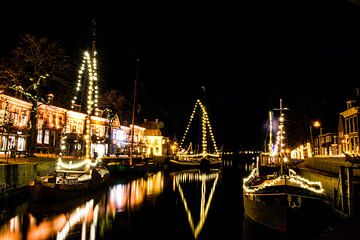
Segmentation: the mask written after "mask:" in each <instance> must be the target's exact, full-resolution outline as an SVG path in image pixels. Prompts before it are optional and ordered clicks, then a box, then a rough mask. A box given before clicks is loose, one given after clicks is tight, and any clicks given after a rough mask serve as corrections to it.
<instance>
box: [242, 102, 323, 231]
mask: <svg viewBox="0 0 360 240" xmlns="http://www.w3.org/2000/svg"><path fill="white" fill-rule="evenodd" d="M279 110H280V117H279V123H278V129H279V131H278V134H277V141H276V144H275V147H274V150H273V152H272V153H271V155H270V158H271V157H274V158H277V159H279V164H280V166H274V167H273V168H267V171H261V170H262V167H263V166H259V163H258V164H257V167H255V168H254V169H253V171H252V172H251V173H250V175H249V176H248V177H247V178H244V180H243V199H244V209H245V214H246V215H247V216H248V217H249V218H250V219H251V220H253V221H255V222H258V223H260V224H263V225H265V226H268V227H270V228H273V229H276V230H279V231H282V232H287V231H289V230H290V229H292V228H293V227H297V225H296V224H298V223H300V224H301V226H302V228H304V227H305V223H307V224H308V223H314V222H313V221H314V219H316V216H319V215H321V210H325V209H326V207H327V204H326V194H325V192H324V189H323V188H322V185H321V182H314V181H309V180H308V179H305V178H302V177H300V176H298V175H297V174H296V172H295V171H294V170H293V169H291V168H289V167H288V166H287V165H286V163H287V159H288V158H287V156H286V153H285V151H284V139H285V136H284V132H285V131H284V121H285V119H284V114H283V112H282V110H284V109H283V108H282V103H281V101H280V109H279ZM270 161H271V159H270ZM269 169H273V173H272V174H269V172H268V171H269ZM299 220H300V222H299Z"/></svg>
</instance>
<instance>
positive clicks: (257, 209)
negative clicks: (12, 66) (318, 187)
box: [243, 193, 327, 232]
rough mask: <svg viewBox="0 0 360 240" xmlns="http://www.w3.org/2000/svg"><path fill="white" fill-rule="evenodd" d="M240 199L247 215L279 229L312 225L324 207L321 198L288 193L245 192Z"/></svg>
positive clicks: (292, 228) (288, 229)
mask: <svg viewBox="0 0 360 240" xmlns="http://www.w3.org/2000/svg"><path fill="white" fill-rule="evenodd" d="M243 201H244V210H245V215H246V216H247V217H248V218H250V219H251V220H252V221H254V222H256V223H259V224H261V225H264V226H266V227H269V228H271V229H274V230H276V231H280V232H290V231H292V232H293V231H296V229H297V228H298V227H299V226H301V228H302V229H304V228H306V227H308V228H311V227H314V226H315V225H316V224H317V223H318V220H317V219H319V218H320V217H323V216H324V215H323V214H324V213H325V211H326V210H325V209H326V208H327V206H326V203H325V201H323V199H321V198H315V197H312V196H306V195H297V194H290V193H274V194H252V193H247V194H244V195H243ZM304 220H305V221H304ZM305 225H308V226H305Z"/></svg>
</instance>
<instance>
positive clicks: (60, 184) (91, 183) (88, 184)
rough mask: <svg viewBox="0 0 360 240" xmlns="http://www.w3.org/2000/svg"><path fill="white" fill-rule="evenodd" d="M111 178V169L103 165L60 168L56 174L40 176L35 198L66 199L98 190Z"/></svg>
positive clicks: (36, 184) (34, 190)
mask: <svg viewBox="0 0 360 240" xmlns="http://www.w3.org/2000/svg"><path fill="white" fill-rule="evenodd" d="M108 178H109V170H108V169H107V168H106V167H103V166H101V165H95V166H93V167H91V168H89V167H88V166H85V165H84V166H83V168H82V169H80V168H77V169H72V168H67V169H66V168H64V167H62V168H59V169H56V171H55V173H54V174H51V175H48V176H43V177H39V178H38V179H36V181H35V185H34V189H33V198H34V199H36V200H38V199H41V198H51V199H55V200H56V199H66V198H71V197H74V196H76V195H79V194H82V193H84V192H86V191H91V190H96V189H98V188H99V187H101V186H102V185H104V184H105V182H106V180H107V179H108Z"/></svg>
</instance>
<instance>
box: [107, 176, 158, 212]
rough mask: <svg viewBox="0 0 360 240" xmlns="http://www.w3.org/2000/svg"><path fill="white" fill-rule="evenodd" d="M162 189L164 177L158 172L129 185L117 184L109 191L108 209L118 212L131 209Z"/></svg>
mask: <svg viewBox="0 0 360 240" xmlns="http://www.w3.org/2000/svg"><path fill="white" fill-rule="evenodd" d="M163 188H164V175H163V173H162V172H161V171H160V172H158V173H156V174H153V175H151V176H148V177H147V178H146V179H144V178H140V179H136V180H134V181H132V182H130V183H126V184H118V185H115V186H114V187H113V188H111V189H110V209H114V207H115V209H116V211H118V212H122V211H125V210H126V209H127V208H128V207H130V208H133V207H136V206H138V205H140V204H142V203H143V202H144V199H145V197H146V196H150V195H158V194H160V193H161V192H162V191H163Z"/></svg>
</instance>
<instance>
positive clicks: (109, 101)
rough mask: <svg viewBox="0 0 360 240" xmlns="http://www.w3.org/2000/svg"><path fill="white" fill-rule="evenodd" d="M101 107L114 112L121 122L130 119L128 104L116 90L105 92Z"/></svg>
mask: <svg viewBox="0 0 360 240" xmlns="http://www.w3.org/2000/svg"><path fill="white" fill-rule="evenodd" d="M102 106H104V107H106V108H109V109H111V110H113V111H115V112H116V113H117V114H118V116H119V118H120V119H121V120H125V119H128V118H129V117H130V114H129V111H130V110H129V109H130V103H129V102H128V101H127V99H126V98H125V96H123V95H122V94H121V93H120V92H119V91H118V90H114V89H111V90H109V91H107V92H106V93H105V94H104V96H103V97H102Z"/></svg>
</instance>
